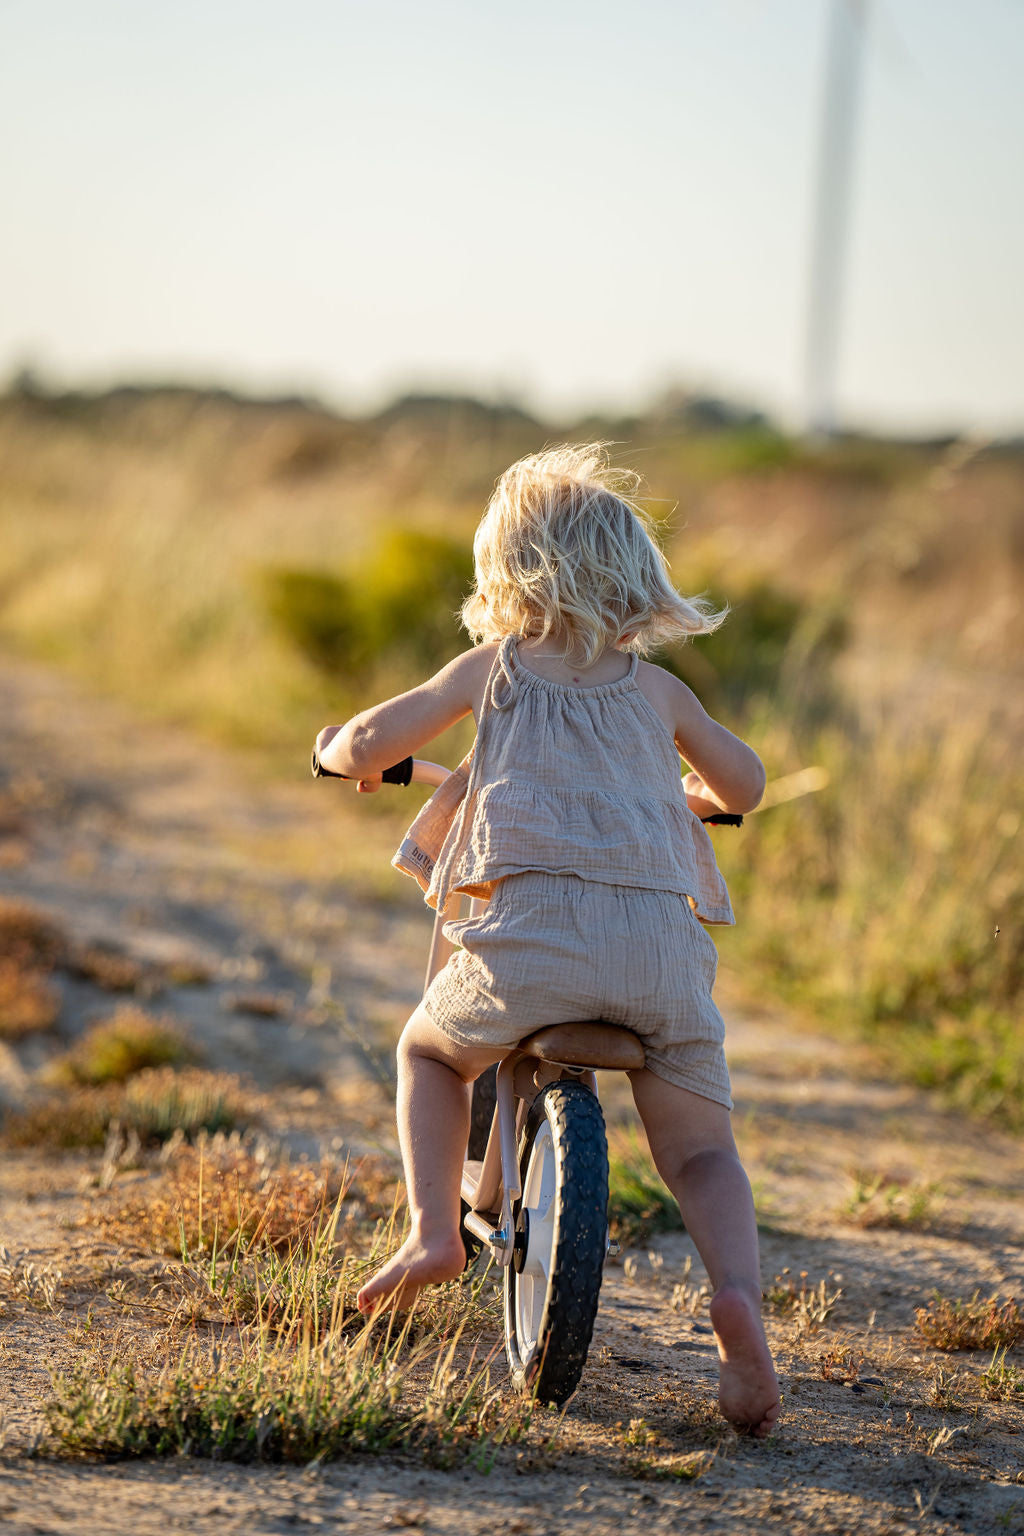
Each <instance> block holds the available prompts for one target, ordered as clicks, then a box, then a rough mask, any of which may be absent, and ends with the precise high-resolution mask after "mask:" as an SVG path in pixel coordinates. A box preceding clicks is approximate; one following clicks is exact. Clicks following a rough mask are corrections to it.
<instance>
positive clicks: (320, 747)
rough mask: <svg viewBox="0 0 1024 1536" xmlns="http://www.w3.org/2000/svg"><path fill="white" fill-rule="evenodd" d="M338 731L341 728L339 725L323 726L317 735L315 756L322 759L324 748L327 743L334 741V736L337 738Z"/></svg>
mask: <svg viewBox="0 0 1024 1536" xmlns="http://www.w3.org/2000/svg"><path fill="white" fill-rule="evenodd" d="M340 730H341V726H340V725H325V726H324V728H323V730H322V731H321V732H320V733H319V735H318V736H317V738H316V750H317V755H318V756H319V757H323V755H324V748H325V747H326V746H327V744H328V743H329V742H332V741H333V740H334V738H335V736H337V734H338V732H339V731H340Z"/></svg>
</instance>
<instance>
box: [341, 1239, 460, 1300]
mask: <svg viewBox="0 0 1024 1536" xmlns="http://www.w3.org/2000/svg"><path fill="white" fill-rule="evenodd" d="M465 1267H466V1250H465V1248H464V1247H463V1243H462V1238H461V1237H460V1236H459V1234H458V1232H456V1233H455V1234H454V1236H453V1237H449V1238H444V1237H440V1238H436V1239H433V1240H431V1241H429V1242H428V1241H425V1240H424V1239H423V1238H421V1237H418V1236H416V1234H415V1233H413V1234H410V1236H409V1237H407V1238H406V1240H405V1242H404V1243H403V1244H402V1246H401V1248H399V1250H398V1252H397V1253H395V1254H393V1255H392V1256H391V1258H390V1259H388V1261H387V1263H386V1264H382V1265H381V1267H380V1269H378V1271H377V1273H376V1274H375V1275H373V1276H372V1277H371V1278H370V1279H369V1280H368V1281H367V1282H366V1284H365V1285H364V1286H363V1288H362V1290H361V1291H360V1292H359V1294H358V1296H357V1297H356V1305H357V1306H358V1308H359V1310H360V1312H362V1313H364V1314H368V1313H370V1312H372V1311H373V1310H374V1308H375V1307H379V1306H381V1305H382V1304H383V1303H385V1302H386V1303H387V1305H388V1306H389V1307H395V1308H398V1309H399V1310H401V1309H404V1308H406V1307H411V1306H412V1304H413V1302H414V1301H415V1300H416V1297H417V1296H418V1295H419V1293H420V1291H421V1290H422V1289H423V1287H424V1286H425V1285H436V1284H438V1283H439V1282H440V1281H442V1280H454V1279H455V1277H456V1276H457V1275H461V1274H462V1271H463V1270H464V1269H465Z"/></svg>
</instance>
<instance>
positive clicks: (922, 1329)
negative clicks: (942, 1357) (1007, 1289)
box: [914, 1291, 1024, 1351]
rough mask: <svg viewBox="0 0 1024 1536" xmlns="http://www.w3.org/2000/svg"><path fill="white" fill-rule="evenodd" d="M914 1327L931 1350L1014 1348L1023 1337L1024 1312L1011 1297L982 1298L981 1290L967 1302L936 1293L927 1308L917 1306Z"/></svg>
mask: <svg viewBox="0 0 1024 1536" xmlns="http://www.w3.org/2000/svg"><path fill="white" fill-rule="evenodd" d="M914 1326H915V1328H916V1330H917V1332H918V1334H919V1336H920V1337H921V1339H922V1340H923V1341H924V1343H925V1344H927V1345H928V1346H929V1347H930V1348H931V1349H943V1350H957V1349H992V1350H998V1349H1002V1350H1004V1351H1005V1350H1007V1349H1013V1348H1015V1347H1016V1346H1017V1345H1018V1344H1020V1343H1021V1342H1022V1340H1024V1311H1022V1310H1021V1306H1020V1303H1019V1302H1018V1301H1016V1300H1015V1299H1014V1298H1013V1297H1012V1296H1011V1297H1007V1298H1006V1299H1005V1300H1003V1301H1000V1299H999V1297H998V1296H989V1297H987V1298H985V1299H982V1298H981V1296H980V1294H979V1292H977V1291H975V1293H974V1295H973V1296H972V1297H971V1298H970V1299H969V1300H967V1301H964V1300H955V1301H954V1300H951V1299H950V1298H949V1297H947V1296H936V1297H935V1299H934V1301H932V1302H930V1303H929V1305H928V1306H927V1307H918V1308H917V1310H916V1312H915V1313H914Z"/></svg>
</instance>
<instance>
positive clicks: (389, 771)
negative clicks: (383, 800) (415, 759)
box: [381, 757, 412, 787]
mask: <svg viewBox="0 0 1024 1536" xmlns="http://www.w3.org/2000/svg"><path fill="white" fill-rule="evenodd" d="M381 778H382V779H383V780H384V783H385V784H401V785H402V786H403V787H404V786H405V785H408V784H411V783H412V758H411V757H403V758H402V761H401V762H400V763H392V764H391V767H390V768H385V769H384V772H383V773H382V774H381Z"/></svg>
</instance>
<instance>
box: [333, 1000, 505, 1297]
mask: <svg viewBox="0 0 1024 1536" xmlns="http://www.w3.org/2000/svg"><path fill="white" fill-rule="evenodd" d="M507 1052H508V1047H507V1046H506V1047H504V1048H503V1049H502V1048H498V1049H494V1048H493V1047H482V1048H479V1049H477V1048H472V1047H469V1046H461V1045H457V1044H456V1042H455V1041H454V1040H452V1039H451V1038H450V1037H449V1036H448V1035H446V1034H445V1033H444V1031H443V1030H440V1029H438V1027H437V1025H436V1024H434V1023H433V1021H432V1020H431V1018H430V1016H429V1014H428V1013H427V1012H426V1009H425V1008H424V1007H423V1006H422V1004H421V1005H420V1007H419V1008H417V1009H416V1012H415V1013H414V1014H413V1016H412V1018H411V1019H410V1020H409V1022H408V1024H407V1025H406V1026H405V1029H404V1030H403V1032H402V1038H401V1040H400V1041H399V1043H398V1102H397V1113H398V1140H399V1143H400V1145H401V1149H402V1165H403V1168H404V1170H405V1183H406V1191H407V1193H408V1197H409V1236H408V1237H407V1238H406V1240H405V1242H404V1243H403V1244H402V1246H401V1248H399V1250H398V1252H397V1253H395V1254H393V1255H392V1256H391V1258H390V1259H388V1261H387V1262H386V1263H385V1264H383V1265H382V1266H381V1268H380V1269H378V1270H377V1272H376V1274H375V1275H373V1276H371V1278H370V1279H369V1280H368V1281H367V1283H366V1284H365V1285H364V1286H363V1287H362V1289H361V1290H360V1292H359V1296H358V1298H357V1302H358V1306H359V1309H360V1311H361V1312H366V1313H370V1312H373V1311H374V1310H375V1308H377V1307H379V1306H381V1305H383V1304H385V1303H386V1304H388V1305H390V1306H394V1307H410V1306H411V1305H412V1303H413V1302H414V1301H415V1299H416V1297H417V1295H418V1294H419V1292H420V1291H421V1290H422V1288H423V1287H424V1286H425V1285H432V1284H435V1283H437V1282H438V1281H441V1280H454V1279H455V1277H456V1275H460V1274H461V1273H462V1271H463V1269H464V1268H465V1264H466V1251H465V1249H464V1247H463V1245H462V1238H461V1237H460V1236H459V1214H460V1211H459V1190H460V1185H461V1176H462V1160H463V1158H464V1157H465V1155H466V1142H467V1140H468V1138H469V1112H470V1093H471V1090H472V1084H473V1081H474V1079H475V1078H477V1077H479V1075H480V1073H481V1072H483V1071H484V1069H485V1068H486V1067H489V1066H491V1065H492V1064H493V1063H494V1062H495V1061H500V1059H501V1058H502V1056H504V1055H506V1054H507Z"/></svg>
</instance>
